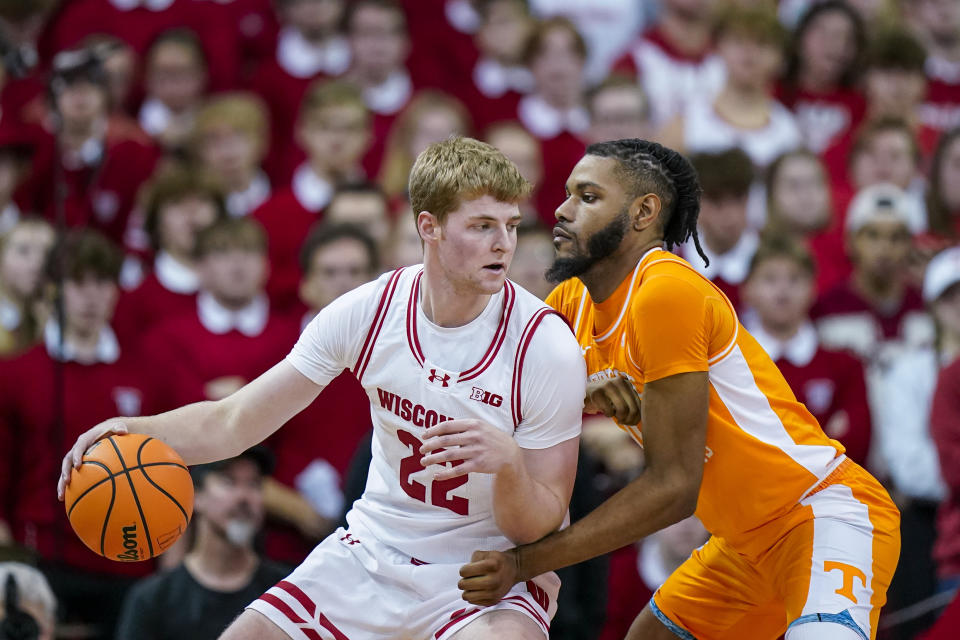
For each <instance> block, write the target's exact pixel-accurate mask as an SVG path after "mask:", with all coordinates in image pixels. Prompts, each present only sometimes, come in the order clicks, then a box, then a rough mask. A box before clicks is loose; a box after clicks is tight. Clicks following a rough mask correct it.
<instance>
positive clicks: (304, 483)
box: [266, 223, 380, 563]
mask: <svg viewBox="0 0 960 640" xmlns="http://www.w3.org/2000/svg"><path fill="white" fill-rule="evenodd" d="M300 258H301V261H302V268H303V273H304V276H303V279H302V280H301V282H300V299H301V301H302V302H303V303H304V305H306V306H307V308H308V310H307V312H306V313H305V314H304V315H303V317H302V320H301V325H302V326H306V324H307V323H308V322H309V321H310V320H311V319H313V317H314V316H315V315H316V314H317V313H318V312H319V311H320V310H321V309H322V308H324V307H325V306H327V305H328V304H330V303H331V302H333V301H334V300H335V299H337V298H339V297H340V296H341V295H343V294H344V293H346V292H347V291H350V290H352V289H355V288H356V287H358V286H360V285H361V284H363V283H365V282H368V281H369V280H371V279H373V278H375V277H376V276H377V274H378V273H379V271H380V269H379V260H378V252H377V246H376V244H375V242H374V240H373V238H372V237H370V235H369V234H367V233H366V232H365V231H364V230H363V229H362V228H361V227H357V226H354V225H350V224H340V223H323V224H320V225H318V226H317V227H315V228H314V229H313V230H312V231H311V232H310V235H309V236H308V238H307V240H306V243H305V244H304V246H303V251H302V252H301V255H300ZM369 403H370V401H369V399H368V398H367V395H366V392H365V391H364V390H363V387H361V386H360V383H359V382H357V379H356V378H355V377H354V376H353V374H352V373H351V372H350V371H344V372H343V373H342V374H340V376H339V377H337V378H335V379H334V380H333V381H332V382H331V383H330V384H329V385H328V386H327V387H326V388H324V390H323V391H322V392H321V393H320V395H319V396H318V397H317V399H316V400H314V401H313V403H311V404H310V405H309V406H308V407H307V408H306V409H304V410H303V411H301V412H300V413H298V414H297V415H296V416H294V417H293V418H292V419H291V420H290V421H289V422H288V423H287V424H286V425H285V426H284V427H283V428H282V429H281V430H280V431H278V432H277V433H276V434H275V435H274V436H273V437H272V438H271V440H270V441H269V442H268V444H269V445H270V447H271V448H272V449H273V451H274V452H275V454H276V456H277V463H278V464H277V469H276V472H275V474H274V477H275V478H276V481H277V482H279V483H281V484H282V485H284V486H285V487H288V488H289V489H290V490H292V491H296V492H297V498H299V500H296V499H294V500H284V501H275V502H274V503H273V509H272V515H273V517H274V520H279V521H280V523H286V526H282V524H280V523H277V524H276V525H275V526H272V527H270V528H269V529H268V535H267V540H266V549H267V554H268V555H269V556H270V557H272V558H274V559H276V560H280V561H284V562H288V563H298V562H301V561H302V560H303V558H305V557H306V555H307V554H308V553H309V552H310V550H311V549H312V548H313V545H314V544H316V542H317V541H318V540H319V539H320V538H321V537H322V536H323V535H325V534H326V533H328V532H329V529H330V528H332V526H333V525H334V524H335V523H336V522H337V520H338V518H339V517H340V514H341V513H342V512H343V511H345V510H346V508H349V505H345V504H344V496H343V479H344V477H345V476H346V472H347V469H348V467H349V465H350V460H351V458H352V457H353V454H354V452H355V451H356V449H357V445H358V444H359V443H360V441H361V440H362V439H363V437H364V435H366V433H367V432H368V431H369V430H370V429H372V423H371V422H370V411H369V409H368V405H369ZM325 426H329V427H331V428H325ZM334 426H335V428H333V427H334ZM318 451H321V452H323V455H322V456H317V455H316V453H317V452H318Z"/></svg>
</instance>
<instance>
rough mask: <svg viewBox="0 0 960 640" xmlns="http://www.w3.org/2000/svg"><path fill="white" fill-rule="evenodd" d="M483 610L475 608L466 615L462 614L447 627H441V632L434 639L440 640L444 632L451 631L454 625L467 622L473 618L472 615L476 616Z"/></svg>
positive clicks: (446, 625)
mask: <svg viewBox="0 0 960 640" xmlns="http://www.w3.org/2000/svg"><path fill="white" fill-rule="evenodd" d="M482 610H483V609H481V608H480V607H475V608H473V609H470V610H468V611H467V612H466V613H464V614H462V615H460V616H458V617H456V618H454V619H453V620H451V621H450V622H448V623H447V624H445V625H443V626H442V627H440V630H439V631H437V632H436V633H435V634H434V635H433V637H434V638H436V639H437V640H440V636H442V635H443V632H444V631H446V630H447V629H449V628H450V627H452V626H453V625H455V624H457V623H458V622H460V621H461V620H465V619H466V618H469V617H470V616H472V615H475V614H477V613H480V612H481V611H482Z"/></svg>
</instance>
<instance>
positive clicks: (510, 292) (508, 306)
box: [457, 280, 517, 382]
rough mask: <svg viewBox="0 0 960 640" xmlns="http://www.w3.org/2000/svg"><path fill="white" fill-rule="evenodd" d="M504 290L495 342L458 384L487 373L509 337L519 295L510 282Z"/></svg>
mask: <svg viewBox="0 0 960 640" xmlns="http://www.w3.org/2000/svg"><path fill="white" fill-rule="evenodd" d="M503 288H504V291H503V311H501V313H500V324H499V325H498V326H497V331H496V333H494V334H493V340H491V341H490V346H489V347H487V352H486V353H485V354H483V357H482V358H480V362H478V363H477V364H475V365H474V366H473V367H471V368H470V369H468V370H467V371H464V372H463V373H461V374H460V378H459V379H458V380H457V382H466V381H467V380H473V379H474V378H476V377H477V376H479V375H480V374H481V373H483V372H484V371H486V370H487V367H489V366H490V365H491V363H493V360H494V358H496V357H497V353H499V351H500V347H501V346H502V345H503V341H504V338H506V337H507V327H508V326H509V322H510V315H511V314H512V313H513V302H514V300H516V298H517V294H516V291H515V290H514V288H513V284H511V283H510V281H509V280H506V281H505V282H504V285H503Z"/></svg>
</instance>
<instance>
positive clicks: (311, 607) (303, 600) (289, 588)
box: [276, 580, 317, 618]
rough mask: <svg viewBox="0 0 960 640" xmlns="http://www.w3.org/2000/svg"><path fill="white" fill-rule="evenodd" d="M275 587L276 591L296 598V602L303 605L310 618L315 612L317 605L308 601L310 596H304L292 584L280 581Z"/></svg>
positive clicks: (301, 591)
mask: <svg viewBox="0 0 960 640" xmlns="http://www.w3.org/2000/svg"><path fill="white" fill-rule="evenodd" d="M276 586H277V588H278V589H283V590H284V591H286V592H287V593H289V594H290V595H292V596H293V597H294V598H296V599H297V602H299V603H300V604H302V605H303V608H304V609H306V610H307V613H309V614H310V617H311V618H312V617H313V616H314V614H315V613H316V612H317V605H316V604H314V602H313V600H311V599H310V596H308V595H307V594H305V593H304V592H303V590H301V589H300V587H298V586H297V585H295V584H293V583H292V582H287V581H286V580H281V581H280V582H278V583H277V585H276Z"/></svg>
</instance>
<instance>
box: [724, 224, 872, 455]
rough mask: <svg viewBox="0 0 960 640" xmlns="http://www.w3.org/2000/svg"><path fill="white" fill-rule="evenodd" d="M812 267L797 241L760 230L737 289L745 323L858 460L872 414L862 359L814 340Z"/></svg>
mask: <svg viewBox="0 0 960 640" xmlns="http://www.w3.org/2000/svg"><path fill="white" fill-rule="evenodd" d="M815 270H816V266H815V264H814V262H813V257H812V256H811V255H810V253H809V252H808V251H807V250H806V249H805V248H804V247H803V245H801V244H799V243H797V242H796V241H794V240H792V239H789V238H786V237H783V236H771V237H768V238H765V240H764V241H763V242H762V243H761V244H760V246H759V247H758V248H757V252H756V254H754V256H753V260H752V261H751V263H750V275H749V276H748V277H747V280H746V282H745V283H744V286H743V289H742V291H743V299H744V301H745V302H746V305H747V306H748V307H749V309H750V313H748V314H747V315H746V317H745V318H744V326H746V327H747V330H748V331H750V335H752V336H753V337H754V338H756V339H757V342H759V343H760V346H761V347H763V348H764V350H765V351H766V352H767V354H768V355H769V356H770V358H771V359H772V360H773V361H774V363H775V364H776V365H777V367H778V368H779V369H780V371H781V372H783V377H784V378H786V380H787V383H788V384H789V385H790V388H791V389H792V390H793V393H794V395H796V397H797V400H799V401H800V402H802V403H803V404H804V405H806V407H807V409H809V410H810V413H812V414H813V416H814V417H815V418H816V419H817V422H819V423H820V426H821V427H823V430H824V432H825V433H826V434H827V435H828V436H830V437H831V438H833V439H835V440H839V441H840V442H841V443H842V444H843V446H844V447H845V448H846V450H847V456H849V457H850V458H851V459H853V460H854V461H855V462H857V463H859V464H861V465H864V464H866V461H867V453H868V452H869V450H870V437H871V422H870V409H869V407H868V405H867V388H866V382H865V380H864V372H863V365H862V364H861V363H860V361H859V360H858V359H857V357H856V356H855V355H853V354H851V353H848V352H845V351H839V350H832V349H826V348H824V347H823V346H822V345H821V344H820V340H819V339H818V337H817V331H816V329H815V328H814V326H813V323H812V322H811V321H810V308H811V307H812V306H813V302H814V300H815V299H816V295H815V291H814V289H815V287H814V274H815Z"/></svg>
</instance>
